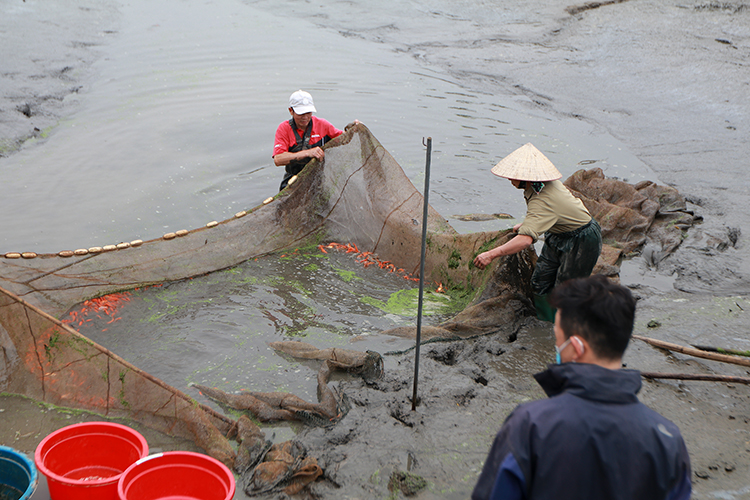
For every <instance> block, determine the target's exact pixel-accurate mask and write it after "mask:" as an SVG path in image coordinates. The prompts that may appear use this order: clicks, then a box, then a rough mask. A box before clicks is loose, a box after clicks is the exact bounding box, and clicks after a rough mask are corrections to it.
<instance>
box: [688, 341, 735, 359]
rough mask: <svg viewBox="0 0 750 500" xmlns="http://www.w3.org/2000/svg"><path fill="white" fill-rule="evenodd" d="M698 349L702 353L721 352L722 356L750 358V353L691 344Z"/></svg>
mask: <svg viewBox="0 0 750 500" xmlns="http://www.w3.org/2000/svg"><path fill="white" fill-rule="evenodd" d="M690 345H692V346H693V347H695V348H696V349H700V350H701V351H709V352H720V353H722V354H733V355H735V356H746V357H748V358H750V351H738V350H737V349H724V348H723V347H713V346H710V345H695V344H690Z"/></svg>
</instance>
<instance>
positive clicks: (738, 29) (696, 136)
mask: <svg viewBox="0 0 750 500" xmlns="http://www.w3.org/2000/svg"><path fill="white" fill-rule="evenodd" d="M247 3H249V4H252V5H255V6H260V7H264V8H268V9H270V10H273V9H276V10H278V11H279V12H280V13H282V12H283V14H284V15H299V16H310V17H312V18H314V19H315V20H316V22H318V23H320V24H321V26H323V27H325V28H327V29H338V30H340V32H341V33H342V35H344V36H357V37H361V38H364V39H368V40H372V41H375V42H378V43H385V44H389V45H391V46H392V47H393V48H394V50H399V51H404V52H407V53H410V54H412V55H413V56H414V57H415V58H418V59H420V60H423V61H427V62H429V63H431V64H435V65H437V66H439V67H441V68H446V69H448V70H449V71H450V72H452V74H454V75H456V76H458V77H459V78H461V80H462V81H463V82H464V83H465V84H466V85H467V86H472V87H474V88H480V89H483V90H485V91H488V92H495V93H511V94H514V95H517V96H518V97H519V98H520V99H524V102H525V103H526V104H525V105H526V106H527V107H528V109H529V112H530V113H534V112H536V111H538V110H540V109H543V110H545V111H546V112H550V113H553V114H556V115H558V116H566V117H570V116H575V117H578V118H579V119H580V120H582V121H586V122H589V123H594V124H596V125H597V126H598V127H601V128H602V129H603V130H606V131H608V132H609V133H611V134H612V135H613V136H615V137H617V138H618V139H620V140H621V141H623V143H625V144H626V145H627V146H628V147H629V148H630V149H631V150H632V151H633V152H634V154H635V155H636V156H638V158H640V159H641V160H643V161H644V162H646V163H647V164H648V166H649V167H650V168H652V169H653V170H654V172H655V173H656V175H657V176H658V179H654V181H661V182H663V183H664V184H667V185H669V186H672V187H674V188H675V189H677V190H678V191H679V192H680V193H681V194H683V195H684V196H686V197H687V200H688V208H689V209H690V210H692V211H694V212H695V213H696V214H697V215H699V216H700V217H702V223H701V224H698V225H697V226H695V227H693V228H692V229H691V230H690V231H689V232H688V235H687V237H686V238H685V239H684V241H683V242H682V244H681V245H680V247H679V248H678V250H677V251H676V252H675V253H674V254H672V255H670V256H669V257H667V258H664V259H660V258H659V255H658V253H657V252H658V249H654V248H649V247H646V248H645V249H644V250H643V252H642V254H641V255H640V256H636V257H633V258H631V259H629V260H626V261H625V262H624V263H623V267H622V269H621V272H620V279H621V281H622V283H623V284H625V285H627V286H629V287H630V288H631V289H632V290H633V291H634V293H635V294H636V296H637V297H638V310H637V324H636V333H638V334H641V335H646V336H651V337H654V338H659V339H662V340H666V341H670V342H674V343H678V344H681V345H690V344H702V345H715V346H720V347H726V348H737V349H743V350H746V349H748V348H750V335H748V326H747V325H748V316H747V315H748V314H750V301H748V299H747V294H748V291H750V286H748V275H749V274H748V273H749V272H750V259H748V246H747V244H746V242H745V238H746V237H745V234H746V233H747V231H748V228H749V227H750V206H749V205H748V204H747V203H746V199H747V192H748V186H749V184H748V180H747V176H746V164H747V161H746V160H747V158H748V157H749V156H750V151H749V150H748V145H747V141H746V140H745V138H746V137H747V136H748V132H750V130H748V128H749V127H750V125H749V124H748V117H750V103H748V99H747V95H748V90H750V76H748V75H750V72H748V67H747V60H748V55H750V54H749V53H750V29H749V28H748V26H750V17H749V16H750V7H748V4H746V3H743V2H739V1H726V2H707V1H689V2H678V1H668V2H662V1H656V0H646V1H638V2H636V1H629V2H596V3H597V4H599V5H597V6H596V8H593V5H594V3H589V4H585V5H584V4H578V5H572V6H564V5H559V2H546V3H545V2H543V3H541V4H538V3H536V2H535V3H534V5H533V6H532V2H523V1H521V2H518V5H517V6H515V7H516V9H517V10H519V11H523V12H528V14H526V16H520V19H517V20H516V22H507V23H500V22H498V23H496V24H491V23H490V22H489V21H491V20H492V19H491V18H489V17H488V21H487V22H485V23H482V22H477V21H475V22H474V23H471V22H467V23H466V24H465V25H466V28H465V31H462V29H454V30H453V31H452V32H451V33H450V36H446V35H445V32H441V31H440V30H439V29H436V27H437V28H439V27H440V24H439V23H441V22H446V20H448V22H463V21H464V20H468V19H471V15H470V14H471V13H464V14H462V13H461V12H460V11H459V9H460V8H461V6H460V5H458V4H456V5H454V6H452V7H451V6H450V5H448V4H446V5H438V7H441V8H442V9H440V8H438V7H434V8H433V9H432V10H431V11H430V10H429V9H427V13H425V12H424V10H420V11H419V12H418V14H419V15H415V13H414V12H407V14H410V16H409V15H407V16H400V18H401V19H405V20H404V21H402V24H398V23H386V22H381V23H380V24H379V25H376V26H371V25H367V22H368V21H367V19H372V22H373V23H377V22H380V21H382V20H383V14H380V16H371V17H368V16H365V15H362V13H361V12H355V13H347V11H346V8H347V7H345V6H341V5H338V7H337V8H338V9H340V11H339V12H338V15H335V13H333V12H328V11H326V9H325V8H321V7H319V6H317V4H316V7H315V8H316V9H318V11H317V12H316V13H315V14H314V15H313V16H311V15H310V12H306V11H305V10H304V8H303V7H300V8H299V9H291V8H289V2H278V1H274V2H269V1H257V2H247ZM54 5H55V9H54V10H50V11H49V16H50V18H45V19H39V18H38V17H33V18H32V17H29V18H27V19H26V20H25V22H27V23H28V24H27V25H25V26H24V27H23V29H24V30H25V32H27V33H31V32H33V33H37V34H39V36H37V37H29V38H26V39H25V40H24V43H26V44H31V47H30V51H31V52H32V53H35V54H38V56H39V57H38V58H37V59H36V60H35V63H34V65H30V64H29V65H20V64H19V65H18V66H16V67H13V68H9V69H4V70H3V71H4V74H3V75H2V80H0V81H2V83H3V85H2V92H0V94H1V95H0V99H2V100H1V101H0V103H2V115H0V117H1V119H0V141H1V142H0V154H2V155H6V156H7V155H11V154H13V152H14V151H15V150H16V149H18V147H20V146H19V145H20V144H24V143H28V142H29V141H33V140H34V139H35V138H36V137H39V136H41V135H42V134H43V133H44V130H45V129H46V128H48V127H50V126H52V125H53V124H54V123H55V122H56V121H57V120H58V119H59V118H60V117H61V116H65V115H66V114H67V113H71V112H73V111H75V109H76V106H78V104H79V98H78V95H79V94H80V93H81V92H85V89H86V87H85V82H86V81H87V80H86V79H87V78H88V76H90V73H89V71H91V63H92V61H94V60H96V58H97V57H98V56H99V53H98V49H97V46H98V43H99V41H101V40H103V39H106V38H107V37H108V36H112V35H114V34H116V28H117V14H116V2H105V3H104V4H100V5H104V7H103V8H98V9H89V8H88V7H87V6H86V5H85V4H80V3H78V2H55V4H54ZM582 5H584V6H586V8H585V9H582V10H581V6H582ZM0 6H2V8H3V9H16V8H23V2H20V1H11V0H2V2H0ZM566 7H567V9H566ZM310 8H312V7H310ZM403 8H405V9H406V8H407V7H403ZM451 9H454V11H452V10H451ZM570 9H572V12H571V10H570ZM290 13H291V14H290ZM61 16H62V17H61ZM347 16H348V17H347ZM53 18H54V19H57V20H58V22H51V21H50V20H51V19H53ZM354 19H357V20H358V22H357V23H355V22H354ZM408 19H412V20H413V21H411V22H412V23H415V24H416V23H417V22H419V23H421V24H423V25H424V26H423V29H413V28H415V26H414V25H412V26H410V25H409V24H408V23H409V21H407V20H408ZM63 21H65V22H63ZM61 26H64V27H65V29H63V28H61ZM92 27H95V29H94V30H93V33H92ZM438 32H439V33H440V36H438V35H437V34H436V33H438ZM60 40H64V43H62V44H61V43H58V41H60ZM63 47H64V49H63ZM2 50H3V58H2V59H3V60H4V61H9V60H11V59H9V58H8V57H6V54H7V53H8V52H7V51H12V50H20V49H19V48H17V47H12V46H10V45H8V44H5V43H4V44H3V49H2ZM24 50H29V47H28V46H27V47H25V48H24ZM26 63H28V61H26ZM623 180H626V181H627V179H623ZM494 210H495V209H494V208H493V209H490V210H488V212H489V211H494ZM552 346H553V341H552V334H551V327H550V325H549V324H546V323H541V322H538V321H537V320H535V319H533V318H529V319H528V320H527V321H526V323H524V324H523V325H522V326H521V328H520V329H519V331H518V332H517V334H516V335H515V337H514V338H509V337H502V338H499V337H497V336H487V337H480V338H475V339H470V340H463V341H458V342H436V343H431V344H426V345H424V346H423V347H422V350H421V353H422V356H421V358H420V378H419V386H418V395H419V405H418V406H417V407H416V410H414V411H412V401H411V396H412V390H413V385H412V384H413V372H414V359H413V354H414V353H413V351H407V352H405V353H401V354H385V353H382V354H384V376H383V378H382V379H381V380H379V381H377V382H375V383H371V384H367V383H366V382H365V381H363V380H359V379H345V380H343V379H342V380H337V381H336V382H335V384H336V386H337V390H338V391H339V392H341V393H344V394H347V397H348V398H349V400H350V401H351V402H352V407H351V409H350V411H349V413H348V415H347V416H346V418H345V419H343V420H342V421H340V422H339V423H338V424H337V425H335V426H334V427H333V428H330V429H326V428H320V427H315V428H304V427H303V428H300V429H298V430H297V431H296V432H297V438H298V439H299V440H300V441H301V442H302V443H304V445H305V447H306V450H307V453H308V454H309V455H311V456H315V457H316V458H317V459H318V463H319V464H320V465H321V467H322V469H323V476H322V478H321V479H319V480H317V481H316V482H314V483H312V484H311V485H310V486H309V487H308V488H309V489H308V490H307V491H308V492H309V494H310V495H312V496H315V495H319V496H320V497H322V498H385V497H388V496H389V495H394V494H395V495H405V494H406V491H405V488H407V489H408V488H412V487H413V489H414V490H417V491H416V498H424V499H428V498H456V499H458V498H466V497H467V496H468V494H469V492H470V491H471V489H472V488H473V484H474V482H475V481H476V477H477V476H478V474H479V471H480V469H481V466H482V462H483V459H484V456H485V454H486V452H487V450H488V448H489V445H490V443H491V441H492V438H493V437H494V434H495V432H496V431H497V429H498V428H499V426H500V425H501V423H502V420H503V419H504V417H505V416H506V415H507V414H508V413H509V412H510V411H511V410H512V408H514V407H515V406H516V405H517V404H519V403H521V402H524V401H528V400H530V399H534V398H539V397H543V394H542V392H541V390H540V389H539V388H538V387H537V386H536V384H535V382H534V381H533V379H531V377H530V375H531V374H532V373H534V372H536V371H538V370H541V369H543V368H544V367H545V366H546V364H547V363H549V362H551V360H552V359H553V352H554V351H553V348H552ZM625 363H626V364H627V366H628V368H635V369H640V370H643V371H655V372H673V373H717V374H726V375H736V376H748V375H750V373H748V370H747V369H745V368H742V367H738V366H732V365H727V364H723V363H718V362H712V361H707V360H699V359H695V358H691V357H689V356H685V355H680V354H675V353H671V352H667V351H663V350H660V349H656V348H654V347H652V346H649V345H646V344H644V343H642V342H639V341H635V340H634V341H633V342H632V343H631V345H630V347H629V349H628V351H627V353H626V358H625ZM311 366H312V365H311ZM314 368H315V367H314ZM640 397H641V399H642V401H643V402H644V403H646V404H647V405H649V406H650V407H652V408H654V409H656V410H657V411H659V412H660V413H662V414H663V415H665V416H666V417H667V418H669V419H670V420H672V421H674V422H675V423H676V424H677V425H678V426H679V427H680V429H681V430H682V432H683V435H684V436H685V439H686V442H687V446H688V449H689V451H690V455H691V460H692V466H693V470H694V477H693V490H694V495H693V498H696V499H709V498H722V499H747V498H750V479H748V478H750V387H748V386H746V385H741V384H729V383H710V382H696V381H667V380H661V381H660V380H655V381H646V380H644V383H643V389H642V390H641V393H640ZM0 403H1V404H0V409H2V410H3V411H2V418H3V421H4V425H3V426H2V434H1V436H2V443H3V444H6V445H9V446H13V447H15V448H17V449H20V450H22V451H25V452H27V453H29V452H32V451H33V449H34V448H35V446H36V444H37V443H38V442H39V441H41V439H42V438H43V437H44V436H45V435H46V434H47V433H48V432H51V431H52V430H54V429H55V428H59V427H61V426H63V425H68V424H69V423H74V422H76V421H78V419H79V418H91V417H84V416H80V414H78V413H75V414H70V413H68V412H66V411H59V410H52V409H48V408H45V407H39V406H38V405H36V404H35V403H33V402H29V401H27V400H21V399H18V398H16V397H12V396H3V397H2V399H0ZM93 418H96V417H93ZM139 430H141V431H142V432H144V434H147V433H148V432H149V431H148V430H147V429H139ZM266 433H267V434H272V431H271V432H269V430H268V429H267V430H266ZM147 437H148V440H149V444H150V445H151V447H152V451H155V450H156V449H159V448H161V449H164V450H167V449H192V447H193V446H194V445H193V444H192V443H190V442H182V441H177V440H174V439H172V438H166V437H164V436H150V435H148V434H147ZM409 475H411V476H409ZM394 478H395V479H394ZM419 478H421V479H423V480H424V482H425V486H424V488H421V487H419V486H420V485H421V482H420V480H419ZM407 483H408V485H411V486H408V485H407V486H402V485H405V484H407ZM408 491H411V490H410V489H409V490H408ZM237 498H243V497H242V496H241V494H240V493H238V496H237Z"/></svg>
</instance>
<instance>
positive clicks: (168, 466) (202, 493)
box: [117, 451, 235, 500]
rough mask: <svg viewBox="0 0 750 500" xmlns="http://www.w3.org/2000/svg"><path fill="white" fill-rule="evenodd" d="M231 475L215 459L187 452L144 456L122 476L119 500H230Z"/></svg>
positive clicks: (118, 490)
mask: <svg viewBox="0 0 750 500" xmlns="http://www.w3.org/2000/svg"><path fill="white" fill-rule="evenodd" d="M234 488H235V486H234V475H233V474H232V471H230V470H229V468H228V467H227V466H226V465H224V464H223V463H221V462H219V461H218V460H216V459H215V458H211V457H209V456H208V455H203V454H201V453H193V452H190V451H167V452H164V453H158V454H155V455H151V456H148V457H146V458H144V459H141V460H138V462H136V463H134V464H133V465H131V466H130V467H129V468H128V470H126V471H125V472H123V473H122V476H121V477H120V481H119V483H118V484H117V494H118V495H119V496H120V498H119V500H232V497H234Z"/></svg>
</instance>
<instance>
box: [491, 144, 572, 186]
mask: <svg viewBox="0 0 750 500" xmlns="http://www.w3.org/2000/svg"><path fill="white" fill-rule="evenodd" d="M492 173H493V174H495V175H497V176H499V177H505V178H506V179H516V180H519V181H529V182H547V181H554V180H557V179H561V178H562V174H561V173H560V171H559V170H557V168H555V166H554V165H553V164H552V162H551V161H549V159H548V158H547V157H546V156H544V155H543V154H542V152H541V151H539V150H538V149H537V148H535V147H534V145H533V144H531V143H530V142H528V143H526V144H524V145H523V146H521V147H520V148H518V149H516V150H515V151H513V152H512V153H511V154H509V155H508V156H506V157H505V158H503V159H502V160H500V162H499V163H498V164H497V165H495V166H494V167H492Z"/></svg>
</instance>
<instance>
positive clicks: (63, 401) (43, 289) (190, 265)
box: [0, 124, 693, 463]
mask: <svg viewBox="0 0 750 500" xmlns="http://www.w3.org/2000/svg"><path fill="white" fill-rule="evenodd" d="M567 184H568V186H569V187H570V188H571V189H573V190H574V191H575V192H576V193H577V194H578V195H579V196H581V197H582V198H583V199H584V202H585V203H586V205H587V207H589V210H590V211H591V212H592V214H593V215H594V216H595V217H596V218H597V219H599V220H600V222H601V223H602V227H603V231H604V236H605V240H606V241H605V242H608V243H611V245H610V246H605V251H604V252H603V254H602V259H600V264H599V265H598V266H597V270H599V271H604V272H605V273H606V274H615V273H616V270H617V262H618V260H619V259H620V258H621V256H622V252H623V251H626V252H634V251H637V249H638V248H640V247H642V246H643V245H644V244H645V242H646V241H647V239H648V238H651V239H652V240H655V241H657V242H661V246H662V249H663V251H664V252H670V251H672V250H674V248H675V247H676V245H678V244H679V241H681V238H680V236H681V235H682V232H683V231H685V230H686V229H687V228H688V227H689V226H690V225H691V224H692V220H693V219H692V215H691V214H690V213H689V212H687V211H686V210H685V202H684V199H682V198H681V197H680V196H679V194H678V193H676V192H674V190H669V189H668V188H662V187H659V186H656V185H654V184H653V183H641V184H639V185H637V186H630V185H628V184H626V183H623V182H620V181H613V180H609V179H605V178H604V176H603V174H602V173H601V171H598V169H594V170H591V171H580V172H577V173H576V174H575V175H574V176H572V177H571V179H569V180H568V181H567ZM422 204H423V197H422V195H421V194H420V193H419V191H417V189H415V188H414V186H413V185H412V183H411V182H410V181H409V179H408V178H407V177H406V175H405V174H404V172H403V170H402V169H401V167H400V166H399V165H398V163H397V162H396V161H395V160H394V159H393V157H391V156H390V154H389V153H388V152H387V151H386V150H385V149H384V148H383V146H382V145H381V144H380V143H379V142H378V141H377V139H375V137H374V136H372V134H371V133H370V132H369V130H368V129H367V128H366V127H365V126H364V125H362V124H353V125H350V126H349V127H347V131H346V132H345V133H344V134H343V135H341V136H340V137H338V138H336V139H335V140H334V141H332V142H331V143H329V144H328V145H327V147H326V157H325V161H324V162H318V161H317V160H313V161H312V162H311V163H310V164H308V166H307V167H306V168H305V169H304V170H303V171H302V172H301V173H300V175H299V179H298V180H297V181H296V182H295V183H294V184H293V185H292V186H290V187H288V188H287V189H285V190H284V191H282V192H281V193H279V194H277V195H276V196H275V197H274V199H273V200H272V201H271V202H269V203H267V204H263V205H260V206H258V207H255V208H252V209H249V210H247V211H242V212H239V213H237V214H236V215H235V216H234V217H232V218H230V219H227V220H224V221H222V222H211V223H209V224H207V225H206V226H205V227H201V228H197V229H193V230H190V231H180V232H177V233H170V234H167V235H164V236H163V237H160V238H155V239H152V240H149V241H146V242H140V241H133V242H125V241H123V242H120V243H117V244H112V245H107V246H105V247H101V248H80V249H75V250H74V249H69V250H63V251H61V252H59V253H57V254H41V255H37V254H36V253H33V252H8V253H6V254H4V255H2V257H0V287H1V288H0V347H2V350H3V354H4V355H3V357H2V360H1V361H0V391H4V392H9V393H16V394H22V395H26V396H28V397H31V398H34V399H37V400H39V401H44V402H47V403H51V404H55V405H61V406H67V407H72V408H82V409H86V410H92V411H95V412H98V413H101V414H103V415H106V416H112V417H127V418H132V419H134V420H137V421H139V422H142V423H144V424H146V425H148V426H149V427H152V428H154V429H157V430H160V431H163V432H165V433H167V434H170V435H175V436H183V437H187V438H190V439H193V440H195V442H196V443H197V444H198V445H199V446H201V447H203V448H204V449H205V450H206V451H207V452H208V453H209V454H211V455H212V456H214V457H216V458H218V459H220V460H221V461H223V462H225V463H231V462H232V461H233V460H234V456H235V452H234V450H233V448H232V446H231V444H230V442H229V440H228V439H227V438H226V434H227V432H228V431H229V430H230V429H231V428H232V427H233V426H234V424H235V422H234V421H233V420H231V419H229V418H228V417H226V416H224V415H222V414H220V413H218V412H216V411H214V410H212V409H211V408H209V407H207V406H204V405H201V404H199V403H197V402H196V401H195V400H193V399H192V398H190V397H189V396H187V395H185V394H184V393H182V392H180V391H179V390H177V389H175V388H173V387H170V386H168V385H167V384H165V383H164V382H162V381H160V380H158V379H156V378H154V377H152V376H151V375H149V374H148V373H145V372H143V371H141V370H139V369H138V368H137V367H135V366H133V365H132V364H130V363H128V362H127V361H125V360H123V359H121V358H120V357H118V356H117V355H116V354H114V353H112V352H110V351H108V350H107V349H105V348H103V347H101V346H99V345H97V344H95V343H94V342H92V341H91V340H89V339H87V338H86V337H84V336H82V335H80V334H79V333H78V332H76V331H75V330H74V329H73V328H71V326H75V325H72V324H71V325H67V324H63V323H61V322H60V321H58V319H57V318H59V317H60V316H61V315H63V314H64V313H65V312H67V311H68V310H69V309H71V308H72V307H73V306H75V305H76V304H80V303H82V302H84V301H86V300H89V299H93V298H96V297H100V296H103V295H105V294H110V293H113V292H119V291H124V290H129V289H133V288H136V287H142V286H145V285H149V284H157V283H161V282H165V281H173V280H179V279H183V278H188V277H192V276H198V275H203V274H206V273H209V272H212V271H216V270H220V269H224V268H227V267H231V266H234V265H237V264H239V263H241V262H244V261H246V260H248V259H251V258H256V257H260V256H264V255H267V254H272V253H276V252H282V251H284V250H288V249H293V248H299V247H305V246H311V245H320V244H322V243H324V242H330V241H343V242H350V243H351V244H353V245H354V246H355V247H356V249H357V250H358V251H359V252H363V253H366V254H367V255H377V258H378V259H377V260H374V261H373V262H376V263H386V262H387V263H392V265H394V266H395V267H397V268H399V269H400V270H404V272H405V273H407V274H410V275H412V276H418V270H419V264H420V250H421V233H422V231H421V219H422V210H423V208H422ZM427 229H428V246H427V255H426V261H425V277H424V278H425V281H426V282H439V283H442V284H443V285H444V286H445V287H446V288H460V289H463V290H466V291H468V293H471V294H473V295H472V300H471V303H470V305H469V307H467V308H466V309H464V310H463V311H462V312H460V313H459V314H458V315H457V316H456V317H454V318H452V319H451V320H449V321H447V322H444V323H442V324H440V325H437V326H427V327H425V328H423V330H422V334H423V338H430V337H433V338H438V337H445V338H455V337H459V338H461V337H463V338H465V337H469V336H473V335H480V334H487V333H493V332H498V331H501V330H503V329H505V330H507V331H508V332H510V333H511V334H512V333H513V331H515V329H516V328H517V327H518V324H519V321H520V320H522V319H523V318H524V317H525V316H531V315H533V314H534V308H533V302H532V300H531V297H532V293H531V290H530V285H529V283H530V276H531V272H532V271H533V268H534V264H535V259H536V255H535V254H534V251H533V249H528V250H525V251H524V252H521V253H520V254H517V255H515V256H511V257H506V258H501V259H497V260H496V261H495V262H493V264H492V267H491V269H490V270H489V271H479V270H477V269H476V268H474V266H473V265H472V261H473V259H474V257H475V256H476V255H477V254H478V253H479V252H480V251H483V250H486V249H488V248H491V247H492V246H495V245H497V244H500V243H503V242H504V241H506V240H507V239H509V238H510V237H512V236H513V234H512V233H511V232H510V231H496V232H481V233H472V234H466V235H460V234H457V233H456V232H455V231H454V230H453V229H452V228H451V227H450V226H449V225H448V224H447V222H446V221H445V219H443V218H442V217H441V216H440V215H439V214H438V213H437V212H436V211H435V210H433V209H432V208H430V209H429V213H428V220H427ZM623 249H624V250H623ZM368 262H369V261H368ZM108 304H109V306H112V307H115V306H116V304H114V303H112V301H111V300H110V301H109V302H108ZM98 307H101V304H99V305H98ZM414 331H415V328H414V327H404V328H402V329H396V330H394V331H391V332H389V333H392V334H395V335H405V336H414ZM302 354H303V353H302V351H300V352H296V353H292V355H295V356H297V355H302ZM360 354H362V353H360ZM346 355H347V353H344V352H343V351H341V350H338V351H337V350H331V352H330V353H328V355H327V356H326V357H321V358H317V359H325V361H324V363H323V366H322V367H321V371H320V372H319V373H318V379H319V388H320V389H321V394H320V398H319V399H320V402H319V403H307V402H304V401H302V400H299V398H297V399H298V400H299V401H294V402H293V403H294V404H291V403H290V401H291V400H285V401H282V402H277V401H275V400H272V399H269V398H271V396H268V395H267V394H266V393H247V394H242V395H240V396H242V397H245V398H252V399H247V401H244V402H242V403H241V404H243V405H244V406H245V407H248V406H250V405H256V406H257V407H258V408H259V412H261V413H259V415H261V416H259V417H258V418H260V419H261V420H262V419H264V418H266V417H265V416H262V415H264V414H263V413H262V412H268V413H267V418H268V419H269V420H270V419H278V418H282V419H284V418H286V419H299V418H300V417H303V419H304V418H308V421H310V422H313V423H314V421H316V420H320V421H321V422H324V423H325V422H331V421H336V419H338V418H341V415H342V414H345V412H346V408H347V405H348V403H347V401H346V398H345V397H343V396H338V395H336V394H335V393H333V391H332V390H331V389H329V388H328V386H327V381H328V376H329V375H330V371H331V370H333V369H342V368H343V369H349V370H351V371H354V372H355V373H357V374H361V375H363V376H364V377H365V378H366V379H370V380H373V379H376V378H377V377H379V376H380V375H381V374H382V359H379V355H378V356H375V355H374V354H371V353H367V354H366V355H365V359H363V360H361V363H359V364H357V365H356V366H355V365H353V364H349V365H348V368H347V364H346V360H345V359H344V358H345V357H346ZM358 362H359V361H358ZM206 390H208V389H206ZM233 396H234V395H233ZM286 396H287V397H290V395H286ZM217 397H219V396H217ZM227 404H229V403H227ZM237 404H240V403H237ZM305 405H307V406H305ZM310 405H312V406H310ZM306 416H307V417H306Z"/></svg>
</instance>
